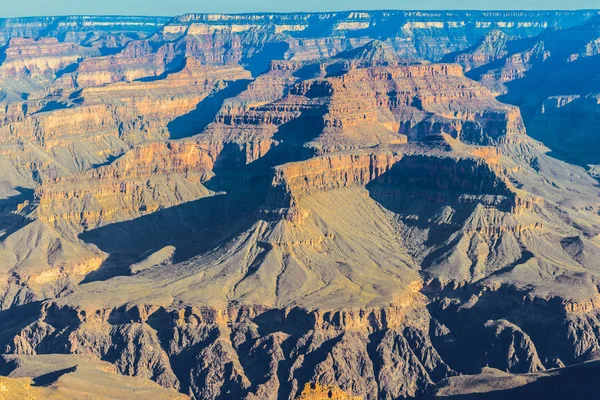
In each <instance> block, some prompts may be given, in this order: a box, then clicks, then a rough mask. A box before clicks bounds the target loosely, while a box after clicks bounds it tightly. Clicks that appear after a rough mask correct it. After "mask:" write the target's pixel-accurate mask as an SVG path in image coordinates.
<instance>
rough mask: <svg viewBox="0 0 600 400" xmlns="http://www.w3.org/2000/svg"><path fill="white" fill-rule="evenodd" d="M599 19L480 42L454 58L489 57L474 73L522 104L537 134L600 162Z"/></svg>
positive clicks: (580, 160)
mask: <svg viewBox="0 0 600 400" xmlns="http://www.w3.org/2000/svg"><path fill="white" fill-rule="evenodd" d="M599 21H600V20H598V18H597V17H596V18H592V19H590V20H589V21H586V22H585V23H583V24H581V25H578V26H575V27H571V28H569V29H564V30H553V31H547V32H544V33H542V34H540V35H539V36H537V37H534V38H530V39H526V40H511V41H508V42H506V41H503V42H502V43H496V44H497V46H496V47H492V48H487V47H486V46H484V47H479V48H478V47H474V48H471V49H468V50H465V51H464V52H462V53H459V54H458V55H455V56H451V57H450V58H451V59H455V60H457V61H459V62H462V61H460V60H473V59H474V58H478V59H481V58H482V57H483V58H485V60H483V59H482V61H483V62H481V63H480V64H479V65H477V67H478V68H475V69H472V70H471V71H469V73H468V75H469V76H470V77H472V78H474V79H478V80H480V81H481V82H482V83H484V84H485V85H486V86H488V87H490V88H492V89H493V90H494V91H496V92H498V93H504V95H503V96H502V97H501V99H502V101H504V102H508V103H511V104H515V105H517V106H519V107H520V109H521V110H522V112H523V115H524V119H525V123H526V125H527V128H528V133H529V134H530V135H531V136H532V137H534V138H536V139H538V140H541V141H543V142H544V143H545V144H546V145H547V146H548V147H550V149H551V150H552V151H553V154H554V155H556V156H557V157H559V158H561V159H564V160H566V161H569V162H572V163H576V164H579V165H582V166H586V165H588V164H597V163H598V162H599V161H598V158H597V156H596V154H597V148H596V147H595V143H596V138H595V134H594V132H595V128H594V127H595V126H596V125H597V118H596V116H597V114H598V110H597V108H598V107H597V103H598V102H597V97H598V96H597V93H598V91H599V89H598V75H597V70H598V60H599V59H600V58H599V57H598V41H599V40H600V39H599V38H600V30H599V26H600V25H599V23H600V22H599ZM488 41H489V38H488V39H484V40H483V42H482V45H483V44H485V43H486V42H488ZM498 51H501V53H498ZM463 64H464V62H463ZM465 65H466V64H465Z"/></svg>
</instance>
